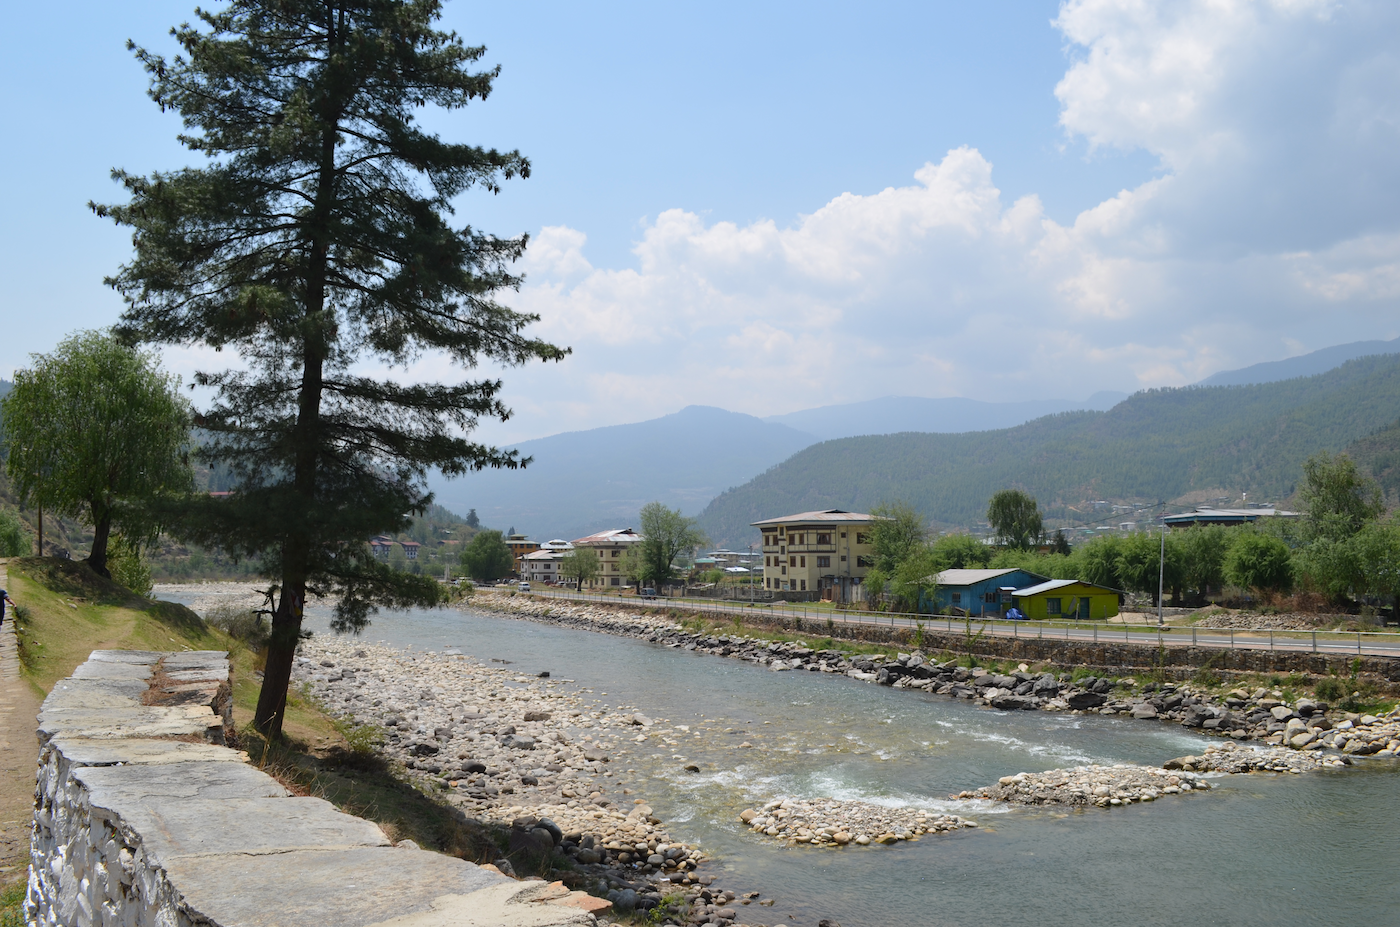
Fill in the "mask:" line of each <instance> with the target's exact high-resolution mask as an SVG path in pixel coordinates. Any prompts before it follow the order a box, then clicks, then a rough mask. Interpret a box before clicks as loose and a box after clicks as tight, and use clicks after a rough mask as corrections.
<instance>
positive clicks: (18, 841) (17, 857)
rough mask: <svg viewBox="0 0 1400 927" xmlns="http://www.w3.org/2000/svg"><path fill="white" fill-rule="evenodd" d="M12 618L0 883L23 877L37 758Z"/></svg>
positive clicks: (6, 658)
mask: <svg viewBox="0 0 1400 927" xmlns="http://www.w3.org/2000/svg"><path fill="white" fill-rule="evenodd" d="M8 580H9V577H8V575H7V574H6V569H5V561H4V560H0V589H8V588H9V586H8ZM16 601H18V599H16ZM13 618H14V614H13V610H10V609H7V610H6V615H5V622H4V625H3V626H2V627H0V885H7V884H9V883H10V882H14V881H16V880H18V879H21V878H24V874H25V873H24V868H23V866H24V863H25V862H26V860H27V859H28V856H29V824H30V820H31V818H32V814H33V809H34V764H35V762H36V761H37V759H38V755H39V748H38V745H37V743H36V742H35V739H34V719H35V716H36V715H37V714H38V713H39V700H38V699H37V698H35V697H34V693H33V692H32V691H31V690H30V688H29V686H28V685H26V684H25V682H24V680H23V679H21V678H20V673H19V649H18V645H17V642H16V640H15V630H14V621H13Z"/></svg>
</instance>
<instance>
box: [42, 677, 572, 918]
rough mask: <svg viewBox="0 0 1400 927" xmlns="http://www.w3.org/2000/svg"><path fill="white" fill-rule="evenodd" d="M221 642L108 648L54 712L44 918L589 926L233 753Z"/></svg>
mask: <svg viewBox="0 0 1400 927" xmlns="http://www.w3.org/2000/svg"><path fill="white" fill-rule="evenodd" d="M229 680H230V675H229V663H228V660H227V654H225V653H222V652H194V653H189V652H186V653H150V652H135V651H94V652H93V653H92V655H91V657H90V658H89V659H88V661H87V662H86V663H84V664H83V665H82V666H80V667H78V669H77V671H76V672H75V673H74V674H73V676H72V677H70V678H69V679H66V680H64V681H63V682H60V683H59V684H58V685H56V686H55V687H54V690H53V692H52V693H51V694H50V695H49V697H48V698H47V699H46V700H45V701H44V705H43V709H42V710H41V712H40V715H39V726H38V736H39V745H40V750H39V766H38V773H37V781H36V787H35V806H34V829H33V835H32V840H31V854H32V864H31V866H30V871H29V889H28V895H27V898H26V901H25V916H26V919H27V921H28V923H30V924H31V925H60V924H62V925H73V927H88V925H112V927H117V925H120V927H196V925H198V927H221V925H226V927H233V925H266V927H281V925H316V927H324V925H327V924H335V925H338V927H369V925H378V924H383V925H386V927H387V925H389V924H390V923H392V924H393V927H420V925H421V927H427V925H439V924H450V925H454V927H471V925H483V927H484V925H487V924H490V925H519V927H553V925H565V924H571V925H589V924H593V923H594V919H593V917H592V916H591V915H589V914H587V913H585V912H584V911H582V910H579V908H578V907H576V906H573V905H574V904H576V902H577V901H578V899H577V898H572V897H571V896H572V894H573V893H570V892H569V891H568V890H567V889H564V888H562V886H560V885H559V884H558V883H553V884H548V885H547V884H546V883H544V882H517V881H515V880H513V879H508V878H506V877H505V876H502V875H499V874H498V873H495V872H492V871H490V870H487V869H482V868H480V867H477V866H475V865H473V864H471V863H468V862H465V861H463V860H460V859H456V858H454V857H450V856H444V855H442V854H439V853H431V852H427V851H424V850H420V849H418V848H417V847H415V846H413V845H412V843H411V842H410V841H405V842H404V843H402V844H400V845H398V846H394V845H393V844H392V843H390V841H389V840H388V838H386V837H385V835H384V833H383V832H382V831H381V830H380V829H379V828H378V827H377V826H375V825H374V824H372V823H370V822H369V821H365V820H362V819H360V818H356V817H352V816H351V815H348V814H344V813H342V812H340V811H337V810H336V809H335V808H334V807H333V806H332V805H331V804H330V803H329V802H326V801H323V800H321V799H319V798H308V797H297V796H293V795H292V794H291V793H289V792H288V791H287V790H286V789H285V788H283V787H282V786H281V785H280V784H279V783H278V782H277V781H276V780H275V779H273V778H272V777H271V776H268V775H267V774H266V773H264V772H262V771H261V770H258V769H256V768H254V767H253V766H251V765H249V764H248V757H247V756H246V754H243V753H241V752H239V751H236V750H233V749H230V748H229V747H227V746H224V743H225V741H226V738H227V737H228V734H229V732H230V731H231V722H232V701H231V697H230V691H231V690H230V686H229Z"/></svg>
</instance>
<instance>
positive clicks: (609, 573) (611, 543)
mask: <svg viewBox="0 0 1400 927" xmlns="http://www.w3.org/2000/svg"><path fill="white" fill-rule="evenodd" d="M641 542H642V536H641V535H640V534H638V533H637V532H635V531H633V530H632V529H631V528H617V529H614V530H612V531H599V532H598V533H597V534H590V535H589V536H588V537H586V538H577V539H576V540H575V541H574V545H573V546H574V547H582V548H587V549H589V550H593V551H596V552H597V553H598V575H597V576H595V577H594V578H593V579H590V580H589V581H588V582H587V583H586V584H585V586H584V588H585V589H595V590H600V589H611V588H621V587H622V586H626V585H627V571H626V569H625V568H624V567H623V560H624V559H625V558H626V556H627V551H628V550H630V549H631V548H632V547H634V546H636V545H637V544H640V543H641Z"/></svg>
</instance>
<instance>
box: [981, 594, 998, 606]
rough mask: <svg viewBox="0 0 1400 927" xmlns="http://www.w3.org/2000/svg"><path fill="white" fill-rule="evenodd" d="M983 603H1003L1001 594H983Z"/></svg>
mask: <svg viewBox="0 0 1400 927" xmlns="http://www.w3.org/2000/svg"><path fill="white" fill-rule="evenodd" d="M982 601H983V602H986V603H988V604H995V603H997V602H1000V601H1001V593H1000V592H986V593H983V594H982Z"/></svg>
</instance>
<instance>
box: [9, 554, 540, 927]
mask: <svg viewBox="0 0 1400 927" xmlns="http://www.w3.org/2000/svg"><path fill="white" fill-rule="evenodd" d="M9 577H10V581H9V584H10V594H11V595H12V596H13V597H14V599H15V600H16V601H17V602H19V603H20V604H21V606H22V608H21V609H20V613H19V615H18V616H17V618H18V620H17V622H16V631H17V633H18V636H19V640H20V659H21V662H22V665H23V673H24V677H25V680H26V681H27V683H28V684H29V685H30V686H31V687H32V688H33V689H34V690H35V692H36V694H37V695H38V696H39V697H40V698H42V697H43V696H44V695H46V694H47V693H48V692H49V691H50V690H51V689H52V688H53V685H54V684H55V683H56V682H58V681H59V680H62V679H64V678H66V677H68V676H70V675H72V673H73V670H74V669H75V668H76V667H77V666H78V665H79V664H81V663H82V662H83V661H84V660H86V659H87V657H88V654H89V653H91V652H92V651H93V650H100V649H112V650H227V651H228V653H229V658H230V662H231V663H232V665H233V698H234V722H235V725H236V727H237V730H238V732H239V733H238V744H237V745H238V746H239V747H240V748H241V749H243V750H245V751H246V752H247V753H248V755H249V757H250V760H251V762H252V763H253V764H254V765H256V766H259V767H260V768H262V769H263V770H264V771H266V772H268V773H269V774H271V775H273V776H275V777H277V778H278V779H279V780H280V781H282V782H283V783H284V784H285V785H287V786H288V787H289V788H290V789H292V790H293V791H294V792H296V793H298V794H302V795H315V796H318V797H321V798H324V799H326V800H328V801H330V802H332V803H333V804H335V805H336V806H337V807H339V808H341V809H342V810H344V811H346V812H348V813H350V814H355V815H358V816H360V817H363V818H367V819H368V820H371V821H374V822H375V823H376V824H379V825H380V826H381V827H383V828H384V830H385V832H386V833H388V834H389V836H390V837H392V838H393V839H395V840H403V839H411V840H413V841H414V842H415V843H417V844H418V845H419V846H422V847H424V848H425V849H433V850H438V851H441V852H445V853H450V854H452V855H455V856H459V857H462V858H465V859H471V860H473V861H478V862H490V861H492V860H495V859H497V858H499V857H500V856H501V855H502V853H501V852H500V851H501V849H502V848H503V846H504V837H503V835H501V834H499V833H497V832H496V831H494V830H488V829H484V828H482V827H480V826H479V825H477V824H476V823H475V822H474V821H471V820H469V819H467V818H465V817H464V816H463V815H462V814H461V812H460V811H459V810H457V809H456V808H454V807H452V806H450V805H448V804H447V803H446V802H445V801H442V800H441V798H440V796H438V795H435V794H433V793H431V792H428V791H423V790H420V789H418V788H416V787H415V786H413V785H412V784H410V783H409V782H408V781H406V779H405V778H401V777H399V776H398V775H396V771H395V770H394V769H393V768H391V767H390V766H389V765H387V764H386V763H384V762H383V761H382V760H381V759H380V758H379V757H378V756H377V755H376V754H375V752H374V750H373V745H374V742H375V738H376V732H374V731H371V730H366V729H359V728H353V727H349V726H346V725H344V724H342V723H338V722H337V721H336V720H335V719H333V718H331V717H329V716H328V715H326V714H325V713H324V712H323V711H322V710H321V709H320V707H319V706H318V705H317V704H316V703H315V702H314V700H312V699H310V698H307V697H305V696H304V695H303V694H302V693H301V692H298V691H293V692H291V693H289V694H288V699H287V715H286V720H285V723H284V725H283V734H284V736H283V739H282V740H281V741H280V742H276V743H271V744H269V743H268V742H267V741H266V740H264V739H263V738H262V737H261V736H259V735H258V734H257V733H256V732H255V731H254V730H253V728H252V719H253V714H254V710H255V709H256V707H257V699H258V693H259V690H260V688H261V685H262V680H261V676H260V675H259V671H260V670H261V668H262V662H263V655H262V654H261V653H259V652H258V651H257V650H255V649H254V648H253V647H252V646H250V645H249V644H247V643H246V642H244V641H241V640H238V639H235V638H232V637H230V636H229V635H228V634H225V633H223V632H222V631H219V630H217V629H215V628H211V627H209V626H208V625H206V624H205V622H204V621H203V620H202V619H201V618H200V617H199V615H197V614H195V613H194V612H193V611H191V610H190V609H188V608H186V607H185V606H183V605H176V604H174V603H170V602H160V601H152V600H150V599H146V598H143V597H141V596H138V595H135V594H133V593H131V592H130V591H128V590H127V589H124V588H122V587H121V586H118V585H116V584H114V583H112V582H111V581H110V580H106V579H103V578H102V577H100V576H97V575H96V574H94V573H93V572H92V571H91V570H89V569H88V568H87V566H86V565H85V564H83V563H81V562H76V561H70V560H58V559H55V558H43V559H39V558H25V559H15V560H11V561H10V563H9ZM29 787H31V788H32V785H31V786H29ZM526 868H527V869H528V867H526ZM522 874H523V873H522ZM5 898H6V901H7V902H8V900H9V899H8V896H5ZM9 910H10V909H9V908H0V912H5V913H4V914H3V916H8V912H9ZM0 927H8V922H0Z"/></svg>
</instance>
